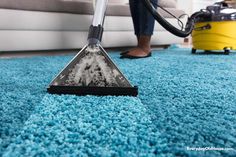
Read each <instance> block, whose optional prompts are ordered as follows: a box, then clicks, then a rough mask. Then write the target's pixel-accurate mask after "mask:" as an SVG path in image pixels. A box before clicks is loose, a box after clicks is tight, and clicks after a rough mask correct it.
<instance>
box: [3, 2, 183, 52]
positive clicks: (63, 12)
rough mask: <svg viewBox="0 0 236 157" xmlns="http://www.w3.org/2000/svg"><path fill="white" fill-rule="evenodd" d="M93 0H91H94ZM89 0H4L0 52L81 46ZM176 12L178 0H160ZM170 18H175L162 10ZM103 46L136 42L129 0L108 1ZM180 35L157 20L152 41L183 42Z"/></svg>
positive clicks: (87, 22) (89, 15) (88, 21)
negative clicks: (176, 34) (163, 26)
mask: <svg viewBox="0 0 236 157" xmlns="http://www.w3.org/2000/svg"><path fill="white" fill-rule="evenodd" d="M91 1H92V0H91ZM91 1H90V0H40V1H39V0H1V1H0V52H1V51H2V52H3V51H32V50H34V51H35V50H63V49H79V48H81V47H83V46H84V44H85V43H86V40H87V32H88V28H89V26H90V24H91V21H92V17H93V16H92V14H93V13H92V12H93V10H92V4H91ZM160 3H161V5H162V6H164V7H166V8H167V9H169V10H170V11H171V12H173V13H175V14H176V15H180V14H183V11H181V10H177V9H176V1H175V0H160ZM162 14H163V16H165V17H167V19H168V21H170V22H172V23H174V22H176V20H175V19H173V18H170V17H169V15H167V14H165V13H163V12H162ZM104 28H105V31H104V34H103V42H102V45H103V46H104V47H127V46H133V45H135V44H136V39H135V36H134V33H133V24H132V19H131V17H130V13H129V5H128V3H127V0H121V1H119V3H118V1H117V0H113V1H110V2H109V6H108V8H107V16H106V19H105V24H104ZM182 41H183V39H181V38H178V37H176V36H174V35H172V34H170V33H169V32H167V31H166V30H165V29H164V28H162V27H161V26H160V25H159V24H156V27H155V32H154V36H153V39H152V44H153V45H165V46H166V45H170V44H173V43H181V42H182Z"/></svg>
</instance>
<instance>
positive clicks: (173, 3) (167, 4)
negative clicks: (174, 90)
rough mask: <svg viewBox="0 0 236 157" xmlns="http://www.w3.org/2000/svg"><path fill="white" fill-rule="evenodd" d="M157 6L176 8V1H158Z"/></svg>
mask: <svg viewBox="0 0 236 157" xmlns="http://www.w3.org/2000/svg"><path fill="white" fill-rule="evenodd" d="M158 2H159V5H160V6H162V7H165V8H176V6H177V0H159V1H158Z"/></svg>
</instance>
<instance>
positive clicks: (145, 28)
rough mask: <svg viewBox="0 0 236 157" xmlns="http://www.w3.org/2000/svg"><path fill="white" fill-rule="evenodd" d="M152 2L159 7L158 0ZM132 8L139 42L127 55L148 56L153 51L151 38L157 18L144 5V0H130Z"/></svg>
mask: <svg viewBox="0 0 236 157" xmlns="http://www.w3.org/2000/svg"><path fill="white" fill-rule="evenodd" d="M151 2H152V3H153V5H154V6H155V7H157V0H151ZM130 9H131V15H132V19H133V23H134V29H135V35H136V36H137V38H138V44H137V47H136V48H134V49H132V50H130V51H129V52H128V53H126V55H128V56H134V57H145V56H148V55H149V53H150V51H151V45H150V40H151V36H152V34H153V30H154V24H155V20H154V18H153V16H152V15H151V14H150V13H149V11H148V10H147V9H146V7H145V6H144V5H143V3H142V0H130ZM125 57H126V56H124V58H125Z"/></svg>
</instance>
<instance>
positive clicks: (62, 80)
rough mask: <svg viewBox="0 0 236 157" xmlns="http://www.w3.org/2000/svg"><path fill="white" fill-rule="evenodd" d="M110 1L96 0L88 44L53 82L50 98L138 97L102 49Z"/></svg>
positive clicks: (135, 90) (49, 89)
mask: <svg viewBox="0 0 236 157" xmlns="http://www.w3.org/2000/svg"><path fill="white" fill-rule="evenodd" d="M107 3H108V0H97V3H96V7H95V12H94V17H93V22H92V25H91V26H90V29H89V33H88V44H87V45H86V46H85V47H84V48H83V49H82V50H81V51H80V52H79V53H78V54H77V55H76V56H75V57H74V58H73V59H72V61H71V62H70V63H69V64H68V65H67V66H66V67H65V68H64V69H63V70H62V71H61V72H60V73H59V74H58V75H57V76H56V78H55V79H54V80H53V81H52V82H51V84H50V85H49V87H48V89H47V91H48V92H49V93H51V94H75V95H116V96H119V95H128V96H137V95H138V88H137V87H136V86H132V85H131V84H130V82H129V81H128V80H127V79H126V77H125V76H124V75H123V74H122V73H121V71H120V70H119V69H118V68H117V66H116V65H115V63H114V62H113V61H112V60H111V58H110V57H109V56H108V54H107V53H106V51H105V50H104V49H103V48H102V46H101V40H102V35H103V24H104V19H105V12H106V7H107Z"/></svg>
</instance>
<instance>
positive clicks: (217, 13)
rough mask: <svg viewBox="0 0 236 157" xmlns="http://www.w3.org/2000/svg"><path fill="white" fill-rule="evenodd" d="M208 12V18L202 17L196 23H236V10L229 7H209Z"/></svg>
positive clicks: (215, 5)
mask: <svg viewBox="0 0 236 157" xmlns="http://www.w3.org/2000/svg"><path fill="white" fill-rule="evenodd" d="M206 11H207V12H208V13H209V12H210V16H209V14H208V16H201V17H198V18H197V19H196V22H212V21H218V22H219V21H236V9H233V8H230V7H228V6H223V5H219V4H217V3H216V4H214V5H211V6H208V7H207V8H206Z"/></svg>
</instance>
